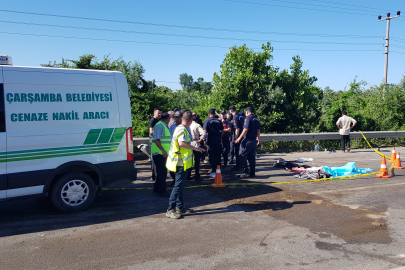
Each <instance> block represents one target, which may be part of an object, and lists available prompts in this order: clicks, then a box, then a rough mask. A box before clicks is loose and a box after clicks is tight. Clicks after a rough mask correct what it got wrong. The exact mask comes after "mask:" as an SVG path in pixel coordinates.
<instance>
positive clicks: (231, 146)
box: [228, 119, 236, 164]
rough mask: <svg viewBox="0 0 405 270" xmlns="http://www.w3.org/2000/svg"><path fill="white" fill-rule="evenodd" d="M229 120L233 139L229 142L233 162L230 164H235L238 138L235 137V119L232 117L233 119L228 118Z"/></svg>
mask: <svg viewBox="0 0 405 270" xmlns="http://www.w3.org/2000/svg"><path fill="white" fill-rule="evenodd" d="M228 121H229V126H230V127H231V139H230V142H229V148H230V149H229V154H230V157H231V162H230V164H233V159H234V158H235V140H236V138H235V120H234V119H232V120H229V119H228Z"/></svg>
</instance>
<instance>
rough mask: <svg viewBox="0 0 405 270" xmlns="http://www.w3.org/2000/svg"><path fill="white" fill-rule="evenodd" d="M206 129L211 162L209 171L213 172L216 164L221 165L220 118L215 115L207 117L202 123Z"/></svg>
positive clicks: (221, 126) (221, 128)
mask: <svg viewBox="0 0 405 270" xmlns="http://www.w3.org/2000/svg"><path fill="white" fill-rule="evenodd" d="M204 129H205V130H206V131H207V135H208V136H207V145H208V146H209V152H208V157H209V160H210V163H211V172H215V171H216V169H217V166H218V165H221V152H222V147H221V136H222V130H223V129H224V127H223V125H222V122H221V120H219V119H218V118H215V117H210V118H208V119H207V120H206V121H205V123H204Z"/></svg>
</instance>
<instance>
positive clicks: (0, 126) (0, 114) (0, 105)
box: [0, 83, 6, 132]
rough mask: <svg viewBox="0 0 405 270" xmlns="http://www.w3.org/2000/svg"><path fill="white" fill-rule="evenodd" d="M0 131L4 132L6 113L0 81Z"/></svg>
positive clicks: (2, 87)
mask: <svg viewBox="0 0 405 270" xmlns="http://www.w3.org/2000/svg"><path fill="white" fill-rule="evenodd" d="M0 132H6V114H5V111H4V86H3V84H2V83H0Z"/></svg>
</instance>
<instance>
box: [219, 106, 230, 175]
mask: <svg viewBox="0 0 405 270" xmlns="http://www.w3.org/2000/svg"><path fill="white" fill-rule="evenodd" d="M221 118H222V119H221V121H222V126H223V127H224V135H223V136H222V157H223V158H224V168H225V167H226V166H227V165H228V158H229V151H230V148H231V145H230V143H231V131H232V130H231V125H230V123H229V121H228V118H227V117H226V111H221Z"/></svg>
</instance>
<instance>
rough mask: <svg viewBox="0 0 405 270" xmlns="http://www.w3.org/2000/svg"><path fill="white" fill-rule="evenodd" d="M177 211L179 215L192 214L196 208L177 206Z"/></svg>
mask: <svg viewBox="0 0 405 270" xmlns="http://www.w3.org/2000/svg"><path fill="white" fill-rule="evenodd" d="M176 213H177V214H179V215H188V214H191V213H194V210H193V209H191V208H184V207H183V208H181V209H180V208H177V207H176Z"/></svg>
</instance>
